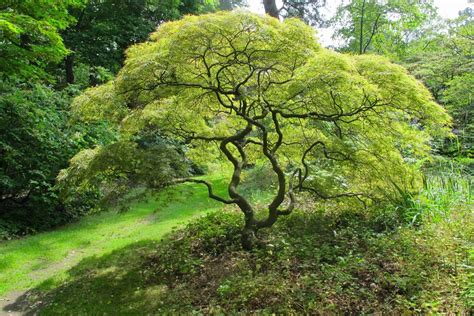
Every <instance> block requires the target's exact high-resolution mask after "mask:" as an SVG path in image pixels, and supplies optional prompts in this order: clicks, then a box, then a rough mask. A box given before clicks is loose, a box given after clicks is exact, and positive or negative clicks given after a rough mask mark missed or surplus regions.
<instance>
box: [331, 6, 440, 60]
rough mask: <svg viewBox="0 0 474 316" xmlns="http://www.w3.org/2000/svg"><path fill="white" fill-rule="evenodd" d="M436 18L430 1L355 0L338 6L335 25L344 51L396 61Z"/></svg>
mask: <svg viewBox="0 0 474 316" xmlns="http://www.w3.org/2000/svg"><path fill="white" fill-rule="evenodd" d="M435 14H436V11H435V8H434V7H433V2H432V1H431V0H423V1H413V0H388V1H377V0H354V1H350V2H349V3H345V2H343V3H342V4H341V5H340V6H339V8H338V9H337V13H336V15H335V17H334V18H333V21H332V24H333V25H334V26H335V27H336V37H337V38H338V39H340V40H341V39H342V40H344V41H345V42H346V45H345V46H344V48H343V50H344V51H351V52H354V53H358V54H364V53H366V52H375V53H378V54H383V55H387V56H391V57H397V56H400V55H402V54H403V53H404V51H405V50H406V48H407V46H408V43H409V42H410V41H411V40H413V39H415V38H416V36H417V34H416V32H417V31H419V30H420V29H421V28H422V26H423V24H424V23H425V22H426V21H428V20H430V19H432V18H434V17H435Z"/></svg>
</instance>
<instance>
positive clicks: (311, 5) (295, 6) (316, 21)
mask: <svg viewBox="0 0 474 316" xmlns="http://www.w3.org/2000/svg"><path fill="white" fill-rule="evenodd" d="M324 5H326V0H283V1H282V5H281V7H280V8H278V5H277V3H276V0H263V6H264V8H265V13H267V14H268V15H270V16H272V17H274V18H280V17H281V18H290V17H297V18H300V19H302V20H303V21H305V22H306V23H308V24H310V25H321V24H323V22H324V20H323V17H322V16H321V13H320V8H321V7H323V6H324Z"/></svg>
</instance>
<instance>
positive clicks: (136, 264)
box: [8, 208, 474, 315]
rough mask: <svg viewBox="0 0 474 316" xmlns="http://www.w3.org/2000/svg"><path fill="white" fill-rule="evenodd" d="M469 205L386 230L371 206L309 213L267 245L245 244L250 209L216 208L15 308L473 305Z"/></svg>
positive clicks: (133, 310)
mask: <svg viewBox="0 0 474 316" xmlns="http://www.w3.org/2000/svg"><path fill="white" fill-rule="evenodd" d="M459 212H460V213H463V214H465V218H464V217H462V219H461V220H459V221H458V223H457V225H458V226H457V227H455V228H456V229H452V228H453V227H450V226H449V225H445V224H444V223H432V225H431V224H430V225H428V223H427V226H425V227H424V229H423V230H419V229H416V228H414V227H408V226H406V227H400V228H398V229H396V230H390V231H383V232H380V231H379V230H378V226H379V225H378V224H377V219H376V218H375V217H372V216H371V215H370V214H367V213H365V212H363V211H354V210H352V211H351V210H348V211H337V212H324V211H323V209H322V208H316V209H315V208H312V210H311V211H302V210H299V211H296V212H295V213H293V214H292V215H290V216H289V217H285V218H282V219H281V220H280V221H278V222H277V223H276V225H275V227H273V228H272V229H270V230H263V231H261V232H260V238H261V240H263V241H264V243H262V244H261V245H260V246H259V247H258V248H257V249H255V251H253V252H246V251H242V250H241V249H240V244H239V236H238V232H239V231H240V227H241V214H240V213H238V212H234V211H231V210H229V211H227V212H223V211H221V212H217V213H209V215H207V216H206V217H204V218H201V219H199V220H196V221H193V222H192V223H190V224H188V226H187V227H186V228H185V229H180V230H176V231H174V232H173V233H171V234H170V235H169V236H167V237H166V238H165V239H163V241H161V242H158V241H157V240H142V241H139V242H136V243H132V244H129V245H127V246H125V247H123V248H120V249H116V250H114V251H112V252H111V253H108V254H105V255H102V256H92V257H89V258H85V259H83V260H82V261H81V262H80V263H79V264H77V265H76V266H74V267H72V268H71V269H70V270H69V271H68V279H67V280H66V281H65V282H57V281H55V280H54V279H50V280H46V281H45V282H43V283H42V284H41V285H40V286H39V287H37V288H36V289H35V290H34V291H32V292H30V293H28V294H27V295H24V296H23V297H21V298H20V299H19V300H18V301H17V302H16V304H13V305H11V306H9V307H8V308H9V309H10V310H13V311H20V312H24V313H26V314H34V313H37V312H39V313H40V314H44V315H61V314H66V315H70V314H81V315H84V314H87V315H89V314H94V315H123V314H131V315H144V314H173V315H182V314H192V313H198V314H201V313H202V314H229V313H231V314H233V313H244V314H247V313H263V314H267V313H268V314H271V313H276V314H354V313H357V314H366V313H376V314H377V313H381V314H385V313H389V314H393V313H395V314H406V313H468V312H469V307H470V306H469V304H470V303H469V301H467V300H468V298H466V297H463V286H465V284H466V282H467V278H468V275H467V272H468V271H467V270H466V268H465V266H463V264H465V263H466V261H464V258H463V257H464V254H465V251H466V250H467V248H468V244H466V242H468V240H469V238H470V237H469V236H471V235H472V233H473V232H474V225H473V217H472V214H469V212H468V209H463V210H459ZM453 220H456V219H455V218H453ZM456 221H457V220H456ZM459 227H464V228H465V230H464V231H459V230H457V228H459ZM85 302H87V303H85ZM26 306H28V307H26Z"/></svg>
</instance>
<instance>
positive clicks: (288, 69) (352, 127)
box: [74, 12, 449, 249]
mask: <svg viewBox="0 0 474 316" xmlns="http://www.w3.org/2000/svg"><path fill="white" fill-rule="evenodd" d="M74 104H75V105H74V106H75V108H76V111H78V113H82V115H83V117H85V118H92V119H97V118H100V117H102V116H105V117H109V118H111V119H113V120H114V121H116V122H118V124H119V126H121V128H122V131H123V134H122V140H125V139H127V140H130V141H133V139H134V136H133V135H134V134H135V133H137V132H139V131H143V130H149V129H152V130H155V131H156V132H157V133H158V134H160V135H162V137H164V138H165V139H166V138H171V139H180V140H181V141H183V142H188V146H189V148H191V149H190V150H189V151H188V152H187V155H188V157H192V158H196V157H201V161H202V160H203V158H204V159H206V160H207V161H209V160H213V159H218V157H219V156H221V157H222V156H223V157H224V159H226V160H227V161H228V163H229V164H230V165H231V167H232V170H233V171H232V175H231V176H230V177H229V183H228V196H219V195H217V194H216V193H215V192H214V191H213V188H212V185H211V184H210V183H208V182H206V181H204V180H200V179H199V180H198V179H187V178H185V179H177V180H175V182H183V181H191V182H197V183H201V184H203V185H205V186H206V187H207V190H208V192H209V196H210V197H211V198H213V199H215V200H217V201H220V202H223V203H226V204H235V205H237V206H238V207H239V208H240V210H241V211H242V212H243V215H244V220H245V225H244V229H243V232H242V245H243V247H244V248H247V249H248V248H251V247H252V245H253V242H254V238H255V233H256V232H257V231H258V230H259V229H261V228H264V227H270V226H272V225H273V224H274V223H275V221H276V220H277V219H278V217H279V216H284V215H288V214H290V213H291V211H292V210H293V208H294V207H295V204H296V201H297V192H301V191H307V192H310V193H312V194H314V195H315V196H316V197H319V198H341V197H351V198H357V199H360V200H361V201H363V202H365V201H368V200H371V199H381V198H383V197H384V196H385V195H386V194H388V192H391V191H393V187H391V186H392V185H393V184H396V185H397V187H403V188H406V189H407V190H408V189H409V188H410V186H411V185H412V184H413V183H416V182H417V178H416V174H415V173H414V171H415V170H416V164H411V163H409V162H410V161H416V159H417V158H421V157H425V156H426V155H428V153H429V150H430V140H431V139H432V137H433V136H434V135H438V134H440V135H444V133H446V131H447V129H446V127H445V125H446V124H448V122H449V117H448V116H447V114H446V113H445V111H444V109H443V108H442V107H440V106H439V105H437V104H436V103H434V102H433V101H432V99H431V95H430V93H429V92H428V91H427V89H426V88H424V86H423V85H422V84H421V83H419V82H418V81H416V80H415V79H414V78H413V77H410V76H409V75H407V72H406V70H405V69H404V68H402V67H401V66H397V65H394V64H391V63H389V62H388V61H387V60H386V59H384V58H381V57H375V56H357V57H351V56H344V55H340V54H337V53H334V52H331V51H328V50H325V49H322V48H320V47H319V46H318V44H317V43H316V42H315V40H314V32H313V29H312V28H311V27H309V26H306V25H305V24H304V23H303V22H301V21H299V20H296V19H287V20H285V22H284V23H281V22H279V21H277V20H275V19H274V18H271V17H260V16H258V15H254V14H248V13H242V12H233V13H219V14H209V15H204V16H200V17H198V16H188V17H186V18H184V19H182V20H180V21H178V22H169V23H165V24H163V25H162V26H161V27H160V28H159V29H158V31H157V32H156V33H154V34H153V35H152V36H151V41H150V42H148V43H144V44H140V45H135V46H133V47H132V48H130V49H129V50H128V53H127V60H126V62H125V66H124V68H123V69H122V70H121V71H120V72H119V74H118V76H117V78H116V80H115V81H114V82H113V83H109V84H107V85H104V86H99V87H96V88H92V89H89V90H88V91H87V92H86V93H85V94H84V95H82V96H81V97H79V98H78V99H76V101H75V103H74ZM415 122H416V123H415ZM216 148H217V149H216ZM257 161H259V162H261V163H263V164H265V165H267V166H269V167H270V168H271V170H273V173H274V177H275V179H276V183H277V186H276V189H275V190H274V191H275V192H274V195H273V199H272V200H271V202H270V203H269V204H268V205H267V207H266V211H267V213H266V216H265V217H264V218H259V217H257V216H256V206H255V205H252V203H251V202H250V200H249V199H248V198H246V197H245V196H244V194H243V193H242V192H241V191H240V190H239V183H240V180H241V176H242V174H243V173H245V170H244V166H246V165H248V164H249V163H255V162H257ZM108 166H109V167H110V165H108ZM418 180H419V179H418ZM160 185H163V183H160Z"/></svg>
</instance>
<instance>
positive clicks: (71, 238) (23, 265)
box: [0, 179, 225, 296]
mask: <svg viewBox="0 0 474 316" xmlns="http://www.w3.org/2000/svg"><path fill="white" fill-rule="evenodd" d="M213 180H214V183H215V189H216V191H217V192H219V193H223V192H224V191H225V190H224V188H225V185H224V182H223V181H221V180H216V179H213ZM221 207H222V205H221V204H219V203H217V202H215V201H212V200H210V199H209V198H208V197H207V191H206V189H205V188H204V187H202V186H200V185H198V184H182V185H180V186H179V188H170V189H167V190H164V191H163V192H161V193H160V194H159V195H158V197H157V198H155V199H151V200H149V201H142V202H137V203H134V204H133V205H132V206H131V209H130V210H129V211H126V212H118V211H114V210H112V211H109V212H106V213H101V214H97V215H94V216H90V217H87V218H84V219H82V220H81V221H80V222H77V223H73V224H70V225H66V226H64V227H62V228H60V229H57V230H54V231H51V232H45V233H40V234H37V235H35V236H30V237H27V238H24V239H19V240H12V241H6V242H1V243H0V296H2V295H5V294H6V293H8V292H10V291H19V290H25V289H28V288H31V287H34V286H37V285H39V284H40V283H41V282H42V281H44V280H45V279H47V278H50V277H51V276H52V275H54V279H55V280H56V281H58V282H59V281H61V280H66V279H67V278H68V275H67V273H65V272H66V271H67V269H68V268H70V267H72V266H74V265H75V264H77V263H78V262H80V261H81V260H82V259H84V258H87V257H89V256H92V255H93V256H101V255H104V254H108V253H111V252H113V251H114V250H116V249H120V248H124V247H127V246H128V245H130V244H134V243H137V242H138V243H139V242H140V241H143V240H159V239H160V238H161V237H162V236H163V235H164V234H165V233H167V232H169V231H171V230H172V228H173V227H176V226H178V225H181V224H183V223H185V222H187V221H189V220H190V219H192V218H194V217H196V216H200V215H203V214H205V213H206V212H209V211H213V210H217V209H219V208H221ZM50 282H51V281H50Z"/></svg>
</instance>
